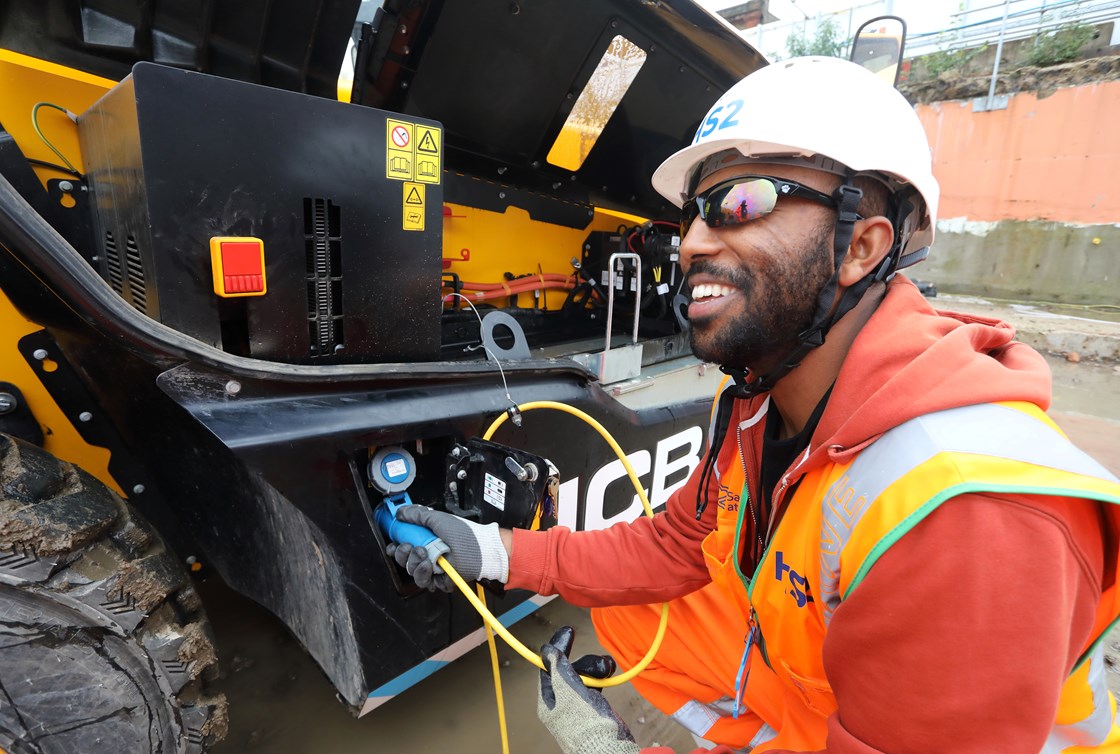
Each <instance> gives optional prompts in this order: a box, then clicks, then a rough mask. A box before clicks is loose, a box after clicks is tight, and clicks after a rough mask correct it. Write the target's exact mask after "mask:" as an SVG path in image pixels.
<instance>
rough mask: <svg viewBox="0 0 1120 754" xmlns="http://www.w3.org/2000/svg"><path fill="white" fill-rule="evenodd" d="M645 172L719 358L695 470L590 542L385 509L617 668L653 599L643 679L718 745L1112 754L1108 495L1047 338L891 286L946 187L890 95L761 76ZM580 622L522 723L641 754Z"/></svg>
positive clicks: (774, 73) (1111, 490) (552, 658)
mask: <svg viewBox="0 0 1120 754" xmlns="http://www.w3.org/2000/svg"><path fill="white" fill-rule="evenodd" d="M653 184H654V187H655V188H656V189H657V190H658V191H659V192H660V193H661V194H662V195H664V196H665V197H666V198H668V199H670V200H671V201H673V202H674V203H675V204H677V205H678V206H680V207H681V209H682V218H681V219H682V222H681V232H682V236H683V241H682V245H681V264H682V267H683V268H684V270H685V273H686V275H687V280H688V283H689V285H690V286H691V289H692V302H691V304H690V305H689V309H688V315H689V320H690V323H691V338H692V346H693V349H694V350H695V352H696V354H697V355H698V356H700V357H702V358H705V359H709V360H712V361H715V362H717V363H719V364H721V365H722V368H723V369H724V371H725V372H727V373H728V375H729V378H728V379H727V380H726V381H725V384H724V386H723V389H722V390H721V392H720V394H719V396H718V397H717V398H716V403H715V406H714V408H713V412H712V423H711V429H710V433H709V449H708V452H707V455H706V457H705V460H704V463H702V464H701V465H700V467H699V468H698V469H697V470H696V472H695V473H694V474H693V475H692V477H691V478H690V479H689V481H688V483H687V484H685V485H684V486H683V487H682V488H681V489H680V490H678V491H677V492H676V493H675V494H674V495H673V496H672V497H671V498H670V500H669V501H668V503H667V505H666V510H665V511H664V512H662V513H660V514H658V515H657V516H656V517H654V518H653V519H639V520H638V521H635V522H634V523H632V524H628V525H616V526H614V527H612V528H610V529H608V530H605V531H595V532H569V531H567V530H566V529H563V528H562V527H556V528H553V529H550V530H549V531H546V532H530V531H514V532H508V531H498V530H497V529H496V528H494V527H478V526H475V525H473V524H470V523H468V522H465V521H463V520H461V519H457V518H455V517H453V516H449V515H447V514H443V513H438V512H435V511H432V510H430V509H427V508H423V507H420V506H413V507H411V508H407V509H404V510H403V511H402V513H401V518H402V519H404V520H409V521H413V522H415V523H420V524H423V525H425V526H428V527H429V528H431V529H433V530H434V531H435V532H436V534H437V535H439V536H440V537H441V538H442V539H443V540H444V541H445V542H446V543H447V544H448V545H449V546H450V548H451V553H450V554H449V556H448V557H450V559H451V561H452V564H453V565H454V566H455V567H456V568H458V569H460V571H461V572H464V575H469V576H470V577H472V578H494V579H499V580H502V581H505V582H507V583H508V584H509V585H510V586H513V587H521V588H527V589H532V590H534V591H537V592H539V593H542V594H555V593H558V594H560V595H562V596H563V597H564V598H565V599H567V600H568V601H570V602H573V603H576V604H582V605H588V606H592V607H596V608H597V609H596V610H594V611H593V617H594V620H595V625H596V630H597V631H598V633H599V637H600V639H601V641H602V642H603V644H604V645H605V646H606V647H607V648H608V649H609V650H610V651H611V653H612V654H613V655H614V656H615V657H616V658H618V660H619V663H620V664H621V665H622V666H624V667H629V666H632V665H633V664H635V663H636V662H637V660H638V659H639V658H641V657H642V655H643V654H644V653H645V651H646V649H647V647H648V646H649V643H650V641H651V640H652V637H653V635H654V632H655V629H656V626H657V610H656V608H655V607H653V606H651V604H650V603H654V604H656V603H659V602H661V601H663V600H672V606H671V610H670V618H669V629H668V634H667V636H666V638H665V642H664V644H663V645H662V647H661V650H660V651H659V653H658V655H657V657H656V659H655V660H654V662H653V664H652V665H651V666H650V667H649V668H648V669H647V670H646V671H644V672H643V673H642V674H641V675H640V676H638V677H637V678H636V679H635V680H634V685H635V687H636V688H637V689H638V690H639V691H640V692H641V693H642V694H643V695H645V696H646V697H647V698H648V699H649V700H650V701H651V702H652V703H653V704H654V705H656V706H657V707H658V708H659V709H661V710H663V711H664V712H665V713H666V714H668V715H671V716H672V717H673V718H674V719H675V720H677V721H678V722H679V723H680V724H682V725H683V726H685V727H686V728H688V729H689V730H690V731H692V733H693V734H694V736H696V737H697V739H698V741H706V742H711V743H714V744H720V745H722V746H721V747H720V750H722V751H728V750H732V749H734V750H752V751H755V752H818V751H825V752H852V753H855V752H859V753H860V754H871V753H872V752H894V753H899V752H949V751H951V752H955V753H957V754H959V753H960V752H975V753H976V754H980V753H983V754H990V752H1031V753H1032V754H1033V753H1035V752H1061V751H1074V750H1076V751H1078V752H1081V751H1090V750H1091V751H1120V729H1117V728H1116V727H1115V725H1114V709H1115V705H1114V702H1113V700H1112V698H1111V696H1110V694H1109V692H1108V689H1107V686H1106V685H1105V681H1104V673H1103V671H1104V666H1103V661H1104V655H1103V652H1102V650H1101V648H1100V642H1101V639H1102V637H1103V636H1104V633H1105V632H1106V631H1107V629H1108V627H1109V626H1110V625H1111V624H1112V622H1113V621H1114V620H1115V619H1116V618H1117V616H1118V615H1120V595H1118V591H1117V571H1118V560H1117V559H1118V553H1117V550H1118V548H1117V542H1118V541H1120V516H1118V513H1117V511H1118V510H1120V505H1118V504H1120V483H1118V482H1117V480H1116V479H1115V477H1113V476H1112V475H1111V474H1109V473H1108V472H1107V471H1106V470H1105V469H1104V468H1102V467H1101V466H1100V465H1099V464H1097V463H1096V462H1095V461H1093V459H1091V458H1089V457H1088V456H1086V455H1085V454H1083V453H1082V452H1081V451H1079V450H1077V449H1076V448H1075V447H1073V446H1072V445H1071V444H1070V443H1069V442H1068V440H1067V439H1066V438H1065V437H1064V436H1063V435H1062V434H1061V432H1060V431H1059V430H1058V429H1057V427H1056V426H1055V425H1054V424H1053V423H1052V422H1051V421H1050V420H1049V419H1048V418H1047V416H1046V414H1045V413H1044V412H1045V410H1046V408H1047V407H1048V406H1049V402H1050V380H1049V373H1048V370H1047V367H1046V364H1045V361H1044V360H1043V359H1042V357H1041V356H1039V354H1037V353H1036V352H1034V351H1033V350H1031V349H1030V348H1029V347H1027V346H1025V345H1023V344H1021V343H1018V342H1015V341H1014V340H1013V337H1014V332H1013V330H1012V329H1011V328H1010V327H1009V326H1008V325H1006V324H1003V323H1000V322H995V321H985V320H980V319H977V318H973V317H966V316H963V315H956V314H950V313H945V312H939V311H936V310H934V309H932V308H931V307H930V306H929V305H928V304H927V303H926V301H925V300H924V299H923V298H922V296H921V295H920V294H919V293H918V291H917V289H916V288H915V287H914V286H913V285H912V284H911V283H910V282H909V281H908V280H907V279H906V278H905V277H904V276H902V275H900V274H897V272H898V270H900V269H902V268H905V267H907V266H909V265H911V264H913V263H915V262H918V261H920V260H921V259H923V258H924V257H925V255H926V253H927V249H928V246H929V244H930V243H931V242H932V240H933V228H934V223H935V221H936V217H937V199H938V187H937V183H936V181H935V180H934V178H933V175H932V173H931V166H930V152H929V146H928V144H927V142H926V139H925V135H924V132H923V129H922V126H921V124H920V123H919V121H918V119H917V116H916V115H915V114H914V112H913V110H912V108H911V107H910V106H909V104H908V103H907V102H906V100H905V99H904V98H903V97H902V96H901V95H900V94H898V93H897V92H896V91H895V90H894V89H892V88H891V87H890V86H888V85H887V84H885V83H884V82H883V81H882V80H881V79H879V78H878V77H876V76H874V75H873V74H871V73H869V72H867V71H865V70H863V69H862V68H860V67H858V66H856V65H854V64H851V63H848V62H845V61H841V60H837V59H831V58H800V59H794V60H790V61H785V62H782V63H777V64H774V65H771V66H769V67H767V68H764V69H762V70H760V71H757V72H756V73H753V74H751V75H750V76H748V77H747V78H745V79H744V80H743V81H741V82H740V83H739V84H737V85H736V86H734V87H733V88H732V89H730V90H729V91H728V92H727V93H726V94H725V95H724V96H723V97H722V98H720V100H719V101H718V102H716V104H715V105H714V106H713V107H712V109H711V111H709V114H708V117H707V118H706V119H705V121H704V122H703V124H702V125H701V127H700V129H699V131H698V132H697V135H696V138H695V139H694V140H693V143H692V144H691V145H690V146H688V147H686V148H685V149H682V150H681V151H680V152H678V153H677V154H675V155H673V156H672V157H670V158H669V159H668V160H667V161H666V162H665V163H664V164H663V165H662V166H661V167H660V168H659V169H658V170H657V172H656V173H655V174H654V177H653ZM396 554H397V557H398V559H399V561H400V562H401V563H402V564H404V565H406V567H408V568H409V571H410V572H411V573H413V574H414V576H415V577H416V579H417V582H418V583H421V584H422V585H429V584H431V585H434V586H443V583H442V580H443V578H445V577H440V576H439V575H433V574H432V573H431V568H430V566H428V567H427V570H426V571H425V570H424V569H425V566H424V563H425V562H426V560H425V558H424V557H423V553H417V552H416V551H413V552H412V553H410V552H409V551H408V549H407V547H405V546H402V547H400V548H398V550H397V553H396ZM571 638H572V637H571V632H570V630H563V631H561V632H558V633H557V635H556V636H555V637H554V638H553V640H552V641H551V642H550V643H549V644H547V645H545V647H544V648H543V649H542V655H543V658H544V661H545V664H546V666H547V667H548V668H549V670H550V673H547V674H543V673H542V676H541V699H540V704H539V707H538V711H539V713H540V717H541V719H542V720H543V721H544V722H545V723H546V725H548V727H549V729H550V730H551V731H552V732H553V733H554V735H555V736H556V738H557V740H558V741H559V742H560V745H561V748H562V749H563V750H564V751H565V752H567V753H568V754H572V753H573V752H596V753H597V754H614V753H616V752H617V753H619V754H621V753H624V752H625V753H630V752H637V751H638V750H639V747H638V746H637V744H635V743H634V742H633V739H632V737H631V736H630V733H629V731H628V730H627V728H626V726H625V724H624V723H623V722H622V721H621V720H619V719H618V718H617V716H616V715H615V714H614V712H613V711H612V710H611V709H610V706H609V705H608V704H607V703H606V702H605V701H604V699H603V697H602V696H601V695H600V694H598V692H595V691H590V690H588V689H587V688H585V687H584V685H583V684H582V683H581V682H580V680H579V677H578V676H577V675H576V674H575V673H574V671H573V664H572V663H570V662H569V661H568V659H567V653H568V651H569V650H570V645H571ZM576 665H577V666H578V667H581V668H585V669H591V668H595V667H596V664H595V663H592V662H589V661H584V662H577V663H576ZM606 666H607V663H605V662H599V663H598V667H597V670H598V671H603V670H605V668H606Z"/></svg>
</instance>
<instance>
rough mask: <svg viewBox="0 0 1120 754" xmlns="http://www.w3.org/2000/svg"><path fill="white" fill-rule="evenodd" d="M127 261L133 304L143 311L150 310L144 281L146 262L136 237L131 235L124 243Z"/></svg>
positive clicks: (129, 287)
mask: <svg viewBox="0 0 1120 754" xmlns="http://www.w3.org/2000/svg"><path fill="white" fill-rule="evenodd" d="M124 255H125V263H126V264H127V265H128V292H129V295H130V296H131V298H132V306H133V307H134V308H136V309H139V310H140V311H142V312H147V311H148V289H147V286H146V285H145V283H144V262H143V260H142V259H141V258H140V248H139V247H138V246H137V245H136V239H135V238H133V237H132V236H129V237H128V238H127V239H126V240H125V244H124Z"/></svg>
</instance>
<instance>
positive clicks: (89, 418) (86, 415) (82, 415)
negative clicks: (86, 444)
mask: <svg viewBox="0 0 1120 754" xmlns="http://www.w3.org/2000/svg"><path fill="white" fill-rule="evenodd" d="M92 420H93V414H91V413H90V412H89V411H83V412H82V413H80V414H78V421H82V422H88V421H92Z"/></svg>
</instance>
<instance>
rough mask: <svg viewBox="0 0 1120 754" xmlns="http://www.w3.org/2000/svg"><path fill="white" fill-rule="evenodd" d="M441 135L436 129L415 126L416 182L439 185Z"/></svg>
mask: <svg viewBox="0 0 1120 754" xmlns="http://www.w3.org/2000/svg"><path fill="white" fill-rule="evenodd" d="M442 140H443V134H442V132H441V131H440V129H438V128H433V127H431V126H421V125H417V126H416V180H418V181H422V182H423V183H437V184H438V183H439V182H440V178H441V171H440V152H441V149H440V145H441V142H442Z"/></svg>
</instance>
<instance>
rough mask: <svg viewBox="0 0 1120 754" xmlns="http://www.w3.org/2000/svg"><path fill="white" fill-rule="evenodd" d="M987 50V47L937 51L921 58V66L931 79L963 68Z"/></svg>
mask: <svg viewBox="0 0 1120 754" xmlns="http://www.w3.org/2000/svg"><path fill="white" fill-rule="evenodd" d="M987 49H988V45H981V46H980V47H970V48H968V49H965V50H938V51H937V52H933V53H930V54H929V55H926V56H924V57H923V58H922V64H923V65H924V66H925V69H926V72H927V73H928V74H929V76H930V77H931V78H937V77H938V76H940V75H941V74H943V73H945V71H952V70H954V69H960V68H964V67H965V66H966V65H968V63H969V62H970V61H971V60H972V59H973V58H975V57H976V56H977V55H980V54H982V53H983V52H984V51H985V50H987Z"/></svg>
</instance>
